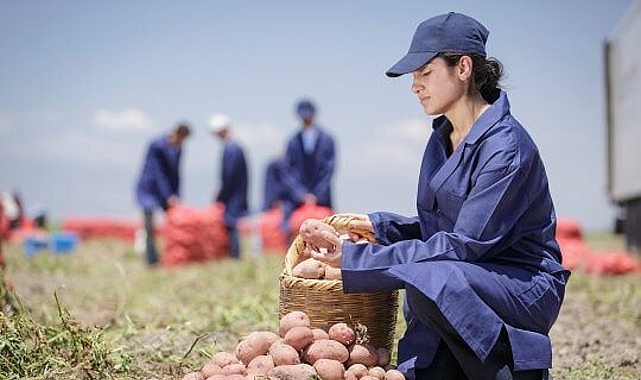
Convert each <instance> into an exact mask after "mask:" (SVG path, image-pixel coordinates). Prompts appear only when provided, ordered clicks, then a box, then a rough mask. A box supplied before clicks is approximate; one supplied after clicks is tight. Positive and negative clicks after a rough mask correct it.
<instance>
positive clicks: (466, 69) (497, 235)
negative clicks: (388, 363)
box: [314, 13, 570, 380]
mask: <svg viewBox="0 0 641 380" xmlns="http://www.w3.org/2000/svg"><path fill="white" fill-rule="evenodd" d="M487 36H488V31H487V29H486V28H485V27H484V26H483V25H481V24H480V23H479V22H478V21H476V20H474V19H473V18H470V17H468V16H465V15H462V14H458V13H449V14H443V15H440V16H436V17H434V18H431V19H428V20H426V21H424V22H423V23H421V24H420V25H419V27H418V29H417V30H416V32H415V34H414V37H413V39H412V43H411V45H410V49H409V52H408V53H407V55H405V56H404V57H403V58H402V59H401V60H400V61H399V62H398V63H396V64H395V65H394V66H393V67H392V68H391V69H389V70H388V71H387V75H388V76H391V77H395V76H400V75H403V74H409V73H411V74H412V77H413V81H412V92H414V93H415V94H416V95H417V97H418V99H419V101H420V103H421V105H422V106H423V108H424V110H425V112H426V113H427V114H429V115H441V116H440V117H438V118H436V119H435V120H434V122H433V126H432V127H433V131H432V133H431V136H430V138H429V141H428V143H427V147H426V149H425V153H424V156H423V162H422V166H421V171H420V175H419V187H418V196H417V202H416V203H417V211H418V216H416V217H403V216H400V215H395V214H391V213H385V212H376V213H371V214H369V215H353V216H354V217H355V218H356V219H355V220H354V221H352V223H351V227H352V228H353V230H354V231H358V230H359V229H360V230H363V229H364V230H369V231H372V232H374V233H375V235H376V238H377V241H378V244H368V243H366V244H355V243H354V242H353V241H355V240H356V239H352V240H353V241H350V240H344V241H343V240H341V239H339V238H338V237H336V236H334V235H331V234H325V235H324V237H325V238H326V239H328V240H331V241H332V243H333V244H334V245H335V247H336V248H335V250H333V251H332V252H328V253H315V254H314V257H316V258H317V259H319V260H322V261H325V262H327V263H331V264H334V265H340V266H341V268H342V276H343V288H344V291H345V292H347V293H351V292H374V291H381V290H387V289H394V288H397V289H398V288H405V290H406V291H405V304H404V312H405V319H406V324H407V330H406V332H405V334H404V336H403V338H402V339H401V340H400V342H399V348H398V350H399V352H398V367H399V369H400V370H402V371H403V372H404V373H405V374H406V377H407V378H409V379H473V380H477V379H537V380H538V379H547V378H548V369H549V368H550V367H551V365H552V363H551V361H552V348H551V342H550V339H549V337H548V332H549V331H550V328H551V326H552V324H553V323H554V321H555V320H556V317H557V315H558V312H559V309H560V307H561V303H562V300H563V295H564V289H565V283H566V281H567V279H568V277H569V274H570V273H569V272H568V271H567V270H565V268H563V266H562V265H561V253H560V251H559V246H558V244H557V242H556V240H555V237H554V234H555V229H556V217H555V213H554V207H553V204H552V199H551V196H550V192H549V189H548V181H547V177H546V173H545V168H544V166H543V162H542V161H541V158H540V157H539V153H538V150H537V147H536V145H535V144H534V142H533V141H532V139H531V138H530V136H529V135H528V134H527V132H526V131H525V129H524V128H523V127H522V126H521V125H520V124H519V123H518V121H517V120H516V119H514V117H513V116H512V115H511V114H510V106H509V103H508V99H507V95H506V93H505V92H503V91H501V90H499V89H498V81H499V79H500V77H501V74H502V67H501V65H500V63H499V62H498V61H496V60H494V59H488V58H486V52H485V43H486V41H487Z"/></svg>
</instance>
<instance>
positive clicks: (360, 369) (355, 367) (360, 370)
mask: <svg viewBox="0 0 641 380" xmlns="http://www.w3.org/2000/svg"><path fill="white" fill-rule="evenodd" d="M347 372H351V373H353V374H354V376H356V378H357V379H360V378H361V377H363V376H365V375H367V372H368V371H367V367H365V366H364V365H362V364H361V363H354V364H352V365H350V366H349V367H348V368H347Z"/></svg>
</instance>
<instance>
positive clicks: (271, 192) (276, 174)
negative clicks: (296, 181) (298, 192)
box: [262, 158, 284, 211]
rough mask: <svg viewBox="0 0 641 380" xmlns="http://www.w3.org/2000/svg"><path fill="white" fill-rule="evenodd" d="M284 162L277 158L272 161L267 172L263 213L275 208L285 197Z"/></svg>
mask: <svg viewBox="0 0 641 380" xmlns="http://www.w3.org/2000/svg"><path fill="white" fill-rule="evenodd" d="M282 177H283V160H282V158H276V159H274V160H272V161H271V162H270V163H269V165H267V169H266V170H265V182H264V186H263V207H262V210H263V211H267V210H269V209H271V208H272V207H274V206H275V205H276V204H277V203H278V202H279V201H281V200H282V199H283V197H284V189H283V180H282Z"/></svg>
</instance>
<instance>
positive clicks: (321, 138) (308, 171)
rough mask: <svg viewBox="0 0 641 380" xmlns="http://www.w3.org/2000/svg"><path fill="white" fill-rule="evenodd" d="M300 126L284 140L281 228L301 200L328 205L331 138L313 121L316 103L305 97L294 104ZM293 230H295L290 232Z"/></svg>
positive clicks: (332, 153)
mask: <svg viewBox="0 0 641 380" xmlns="http://www.w3.org/2000/svg"><path fill="white" fill-rule="evenodd" d="M296 114H297V115H298V117H299V118H300V120H301V129H300V130H299V131H298V132H296V133H295V134H294V135H293V136H292V137H291V138H290V139H289V141H288V142H287V147H286V149H285V156H284V158H283V170H282V176H281V180H282V184H283V187H284V189H285V194H286V196H285V197H284V199H283V202H282V205H283V229H284V230H285V232H286V233H288V234H291V233H292V231H289V217H290V216H291V214H292V212H293V211H294V210H295V209H296V208H297V207H299V206H300V205H302V204H304V203H308V204H313V205H319V206H324V207H328V208H330V209H331V208H332V191H331V190H332V189H331V187H332V177H333V175H334V166H335V160H336V157H335V154H336V152H335V146H334V138H333V137H332V136H331V135H330V134H329V132H327V131H326V130H325V129H324V128H322V127H320V126H319V125H318V124H317V123H316V122H315V119H314V118H315V115H316V106H315V105H314V103H313V102H312V101H311V100H309V99H302V100H300V101H299V102H298V103H297V104H296ZM294 232H297V231H294Z"/></svg>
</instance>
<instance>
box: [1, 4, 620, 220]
mask: <svg viewBox="0 0 641 380" xmlns="http://www.w3.org/2000/svg"><path fill="white" fill-rule="evenodd" d="M632 1H633V0H564V1H558V0H542V1H507V0H506V1H472V0H450V1H426V0H423V1H416V0H409V1H386V2H375V1H365V0H356V1H337V0H326V1H322V2H304V1H289V0H285V1H270V2H267V1H250V0H237V1H216V0H211V1H157V0H148V1H140V0H112V1H105V2H94V1H80V0H67V1H44V0H41V1H35V0H22V1H1V2H0V190H3V191H12V190H17V191H19V192H20V194H21V195H22V198H23V201H24V203H25V205H26V208H27V210H28V211H29V210H32V209H33V208H35V207H36V206H38V205H42V206H44V207H45V209H46V210H47V214H48V216H49V217H50V219H51V220H54V221H55V220H57V221H60V220H62V219H64V218H67V217H76V216H83V217H114V218H137V217H138V214H139V210H138V208H137V206H136V203H135V197H134V189H135V183H136V180H137V177H138V174H139V171H140V169H141V165H142V159H143V157H144V154H145V151H146V148H147V144H148V143H149V141H150V140H151V139H152V138H155V137H156V136H158V135H161V134H164V133H166V132H167V131H168V130H170V129H171V128H173V127H174V126H175V125H176V124H177V123H179V122H183V121H184V122H188V123H189V124H190V125H191V126H192V128H193V131H194V133H193V135H192V136H191V137H190V139H189V140H188V141H187V142H186V144H185V146H184V151H183V161H182V163H181V176H182V179H183V182H182V184H181V191H182V200H183V202H184V203H186V204H189V205H193V206H195V207H204V206H206V205H207V204H209V203H210V202H211V201H212V197H213V194H214V193H215V191H216V189H217V188H218V187H219V185H220V174H219V170H220V155H221V153H222V149H221V148H222V147H221V144H220V142H219V141H218V140H216V139H215V138H214V137H213V136H212V135H211V134H210V133H209V132H208V130H207V120H208V118H209V117H210V116H211V115H212V114H213V113H224V114H227V115H228V116H229V117H230V118H231V119H232V121H233V129H232V136H233V137H234V138H235V139H236V140H238V141H239V142H240V143H241V144H242V145H243V147H244V148H245V152H246V155H247V158H248V161H249V166H250V207H251V209H252V211H253V212H254V213H255V214H254V215H258V214H257V213H258V212H259V209H260V204H261V202H262V188H263V180H264V179H263V178H264V172H265V168H266V166H267V164H268V162H269V160H271V159H272V158H274V157H276V156H277V155H279V154H281V152H282V151H283V149H284V145H285V142H286V139H287V138H288V136H290V135H291V134H292V133H294V132H295V131H296V130H297V129H298V128H299V125H298V121H297V119H296V116H295V114H294V105H295V103H296V101H297V100H298V99H300V98H302V97H308V98H311V99H313V100H314V102H315V103H316V104H317V106H318V114H317V121H318V123H319V124H320V125H322V126H323V127H324V128H326V129H327V130H328V131H330V133H332V134H333V136H334V137H335V139H336V142H337V170H336V173H335V177H334V182H333V196H334V199H335V209H336V211H337V212H348V211H349V212H359V213H366V212H370V211H379V210H384V211H392V212H397V213H400V214H404V215H415V214H416V211H415V202H416V187H417V182H418V170H419V165H420V162H421V156H422V153H423V150H424V147H425V143H426V141H427V139H428V137H429V134H430V130H431V119H430V118H429V117H428V116H427V115H425V114H424V112H423V110H422V107H421V106H420V104H419V103H418V100H417V99H416V97H415V96H414V95H413V94H412V93H411V92H410V82H411V79H410V78H409V77H408V76H403V77H400V78H388V77H386V76H385V75H384V72H385V71H386V69H387V68H389V67H390V66H391V65H392V64H394V63H395V62H396V61H397V60H398V59H400V58H401V57H402V56H403V55H404V54H405V52H406V51H407V49H408V47H409V43H410V40H411V37H412V34H413V33H414V31H415V30H416V27H417V26H418V24H419V23H420V22H421V21H423V20H425V19H427V18H429V17H432V16H435V15H438V14H441V13H446V12H449V11H457V12H462V13H465V14H468V15H470V16H472V17H474V18H476V19H477V20H479V21H480V22H481V23H483V24H484V25H485V26H486V27H487V28H488V29H489V30H490V35H489V40H488V44H487V51H488V54H489V55H490V56H492V57H495V58H497V59H499V60H500V61H501V62H502V63H503V65H504V66H505V73H506V77H505V78H504V80H503V81H502V85H503V87H504V89H505V90H506V91H507V93H508V96H509V99H510V103H511V105H512V114H513V115H514V116H515V117H516V118H517V119H518V120H519V121H520V122H521V123H522V124H523V125H524V126H525V128H526V129H527V130H528V131H529V133H530V134H531V135H532V137H533V138H534V140H535V142H536V143H537V145H538V147H539V150H540V153H541V156H542V158H543V161H544V163H545V165H546V170H547V173H548V177H549V181H550V190H551V193H552V197H553V199H554V203H555V207H556V212H557V215H558V217H560V218H572V219H575V220H577V221H578V222H580V223H581V225H582V226H583V228H584V229H586V230H593V231H603V230H611V229H612V227H613V225H614V218H615V215H616V212H617V209H616V208H615V207H614V206H613V205H612V203H611V202H610V200H609V197H608V193H607V190H606V161H605V100H604V66H603V43H604V41H606V39H607V38H608V37H609V36H610V35H611V34H612V32H613V31H614V29H615V27H616V25H617V23H618V22H619V20H620V19H621V17H622V16H623V14H624V13H625V11H626V10H627V9H628V8H629V7H630V6H631V4H632Z"/></svg>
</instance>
